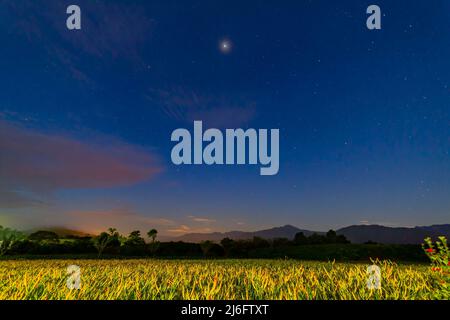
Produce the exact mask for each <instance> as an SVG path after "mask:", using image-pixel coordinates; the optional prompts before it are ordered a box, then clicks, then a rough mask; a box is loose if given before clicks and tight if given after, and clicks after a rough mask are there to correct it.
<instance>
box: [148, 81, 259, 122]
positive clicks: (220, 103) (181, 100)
mask: <svg viewBox="0 0 450 320" xmlns="http://www.w3.org/2000/svg"><path fill="white" fill-rule="evenodd" d="M146 98H147V99H148V101H150V102H151V103H152V104H153V105H156V106H159V107H160V110H161V111H162V113H163V114H164V115H165V116H167V117H168V118H170V119H173V120H176V121H180V122H189V123H192V122H193V121H194V120H202V121H203V122H204V123H205V125H206V126H209V127H216V128H234V127H241V126H246V125H248V123H249V122H250V121H251V120H252V119H253V118H254V116H255V111H256V106H255V103H254V102H251V101H249V99H245V98H241V97H230V96H224V95H202V94H199V93H197V92H195V91H194V90H189V89H183V88H181V87H175V88H172V89H169V90H154V89H151V90H149V92H148V94H147V95H146Z"/></svg>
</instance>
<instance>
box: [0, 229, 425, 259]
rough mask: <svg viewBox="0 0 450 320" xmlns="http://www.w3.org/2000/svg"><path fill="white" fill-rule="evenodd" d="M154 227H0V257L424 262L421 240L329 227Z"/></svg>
mask: <svg viewBox="0 0 450 320" xmlns="http://www.w3.org/2000/svg"><path fill="white" fill-rule="evenodd" d="M157 235H158V231H157V230H156V229H151V230H149V231H148V232H146V233H145V234H144V235H142V234H141V232H140V231H138V230H136V231H132V232H130V233H129V234H128V235H121V234H120V233H119V232H118V231H117V230H116V229H114V228H109V229H108V230H106V231H104V232H102V233H100V234H99V235H97V236H63V237H60V236H58V235H57V234H56V233H55V232H52V231H36V232H33V233H31V234H28V235H26V234H24V233H22V232H19V231H16V230H12V229H9V228H3V227H1V226H0V256H8V258H9V257H11V258H14V257H23V256H26V257H30V258H32V257H41V256H42V257H45V258H52V257H61V256H67V257H74V258H78V257H80V258H117V257H155V258H189V259H202V258H255V259H258V258H267V259H273V258H282V259H284V258H294V259H303V260H324V261H328V260H333V259H336V260H341V261H350V260H351V261H354V260H369V259H371V258H380V259H391V260H405V261H426V256H425V255H424V254H423V250H422V249H421V247H420V245H388V244H375V243H371V244H351V243H350V242H349V241H348V240H347V239H346V238H345V237H344V236H342V235H337V234H336V232H335V231H333V230H330V231H328V232H327V233H326V234H323V235H322V234H312V235H309V236H306V235H304V234H303V233H301V232H299V233H297V234H296V235H295V237H294V239H286V238H277V239H270V240H268V239H263V238H259V237H254V238H252V239H248V240H233V239H230V238H224V239H222V240H221V241H220V242H212V241H203V242H201V243H187V242H160V241H158V240H157Z"/></svg>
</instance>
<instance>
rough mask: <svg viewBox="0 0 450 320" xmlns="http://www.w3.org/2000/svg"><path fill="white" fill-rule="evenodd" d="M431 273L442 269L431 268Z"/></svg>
mask: <svg viewBox="0 0 450 320" xmlns="http://www.w3.org/2000/svg"><path fill="white" fill-rule="evenodd" d="M431 271H441V268H431Z"/></svg>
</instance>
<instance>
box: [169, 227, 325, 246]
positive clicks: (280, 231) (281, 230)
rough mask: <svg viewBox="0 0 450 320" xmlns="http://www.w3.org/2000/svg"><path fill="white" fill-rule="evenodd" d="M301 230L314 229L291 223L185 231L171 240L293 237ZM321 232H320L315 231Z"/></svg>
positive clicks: (195, 241)
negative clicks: (248, 228) (263, 227)
mask: <svg viewBox="0 0 450 320" xmlns="http://www.w3.org/2000/svg"><path fill="white" fill-rule="evenodd" d="M298 232H303V233H304V234H305V236H310V235H311V234H313V233H314V231H309V230H302V229H299V228H297V227H294V226H291V225H285V226H282V227H276V228H271V229H266V230H260V231H254V232H247V231H229V232H212V233H187V234H185V235H182V236H179V237H176V238H172V240H173V241H184V242H194V243H198V242H201V241H205V240H210V241H214V242H219V241H220V240H222V239H223V238H230V239H233V240H245V239H253V237H260V238H264V239H275V238H288V239H294V237H295V234H296V233H298ZM316 233H319V234H322V232H316Z"/></svg>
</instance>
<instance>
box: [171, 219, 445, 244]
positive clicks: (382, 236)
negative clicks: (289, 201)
mask: <svg viewBox="0 0 450 320" xmlns="http://www.w3.org/2000/svg"><path fill="white" fill-rule="evenodd" d="M298 232H303V233H304V234H305V236H310V235H311V234H313V233H317V234H324V233H325V232H318V231H310V230H304V229H299V228H297V227H294V226H291V225H285V226H282V227H276V228H271V229H266V230H260V231H254V232H246V231H230V232H212V233H187V234H185V235H182V236H179V237H175V238H170V240H172V241H183V242H194V243H198V242H201V241H205V240H210V241H214V242H219V241H220V240H222V239H223V238H230V239H233V240H245V239H252V238H253V237H261V238H264V239H274V238H288V239H293V238H294V237H295V234H296V233H298ZM336 233H337V234H342V235H344V236H345V237H346V238H347V239H348V240H350V241H351V242H352V243H364V242H368V241H373V242H377V243H385V244H420V243H422V242H423V240H424V239H425V238H426V237H432V238H437V237H438V236H446V237H447V238H450V224H442V225H432V226H424V227H414V228H392V227H385V226H380V225H354V226H349V227H345V228H341V229H338V230H336ZM167 240H169V239H167Z"/></svg>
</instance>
